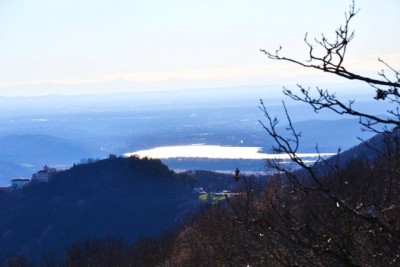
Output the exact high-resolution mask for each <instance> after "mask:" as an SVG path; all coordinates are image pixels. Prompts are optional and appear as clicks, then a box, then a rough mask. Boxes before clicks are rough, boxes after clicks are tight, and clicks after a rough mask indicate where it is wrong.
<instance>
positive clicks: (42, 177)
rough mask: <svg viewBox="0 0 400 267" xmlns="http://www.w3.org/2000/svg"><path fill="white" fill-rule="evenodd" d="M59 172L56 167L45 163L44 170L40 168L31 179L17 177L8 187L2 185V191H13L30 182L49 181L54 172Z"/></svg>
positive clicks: (0, 188)
mask: <svg viewBox="0 0 400 267" xmlns="http://www.w3.org/2000/svg"><path fill="white" fill-rule="evenodd" d="M56 173H57V170H56V169H55V168H50V167H49V166H47V165H45V166H44V167H43V170H40V171H38V172H36V173H34V174H33V175H32V178H31V179H27V178H16V179H12V180H11V185H10V186H8V187H0V190H1V191H13V190H18V189H21V188H23V187H25V186H27V185H29V184H30V183H47V182H48V181H50V179H51V178H53V176H54V174H56Z"/></svg>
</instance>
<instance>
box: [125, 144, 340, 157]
mask: <svg viewBox="0 0 400 267" xmlns="http://www.w3.org/2000/svg"><path fill="white" fill-rule="evenodd" d="M260 151H261V147H233V146H217V145H204V144H196V145H184V146H164V147H156V148H153V149H147V150H139V151H136V152H130V153H125V154H124V156H128V157H129V156H132V155H137V156H139V157H149V158H158V159H168V158H212V159H289V158H290V157H289V155H287V154H267V153H262V152H260ZM297 155H298V156H299V157H300V158H316V157H318V156H322V157H328V156H333V155H335V153H321V154H317V153H298V154H297Z"/></svg>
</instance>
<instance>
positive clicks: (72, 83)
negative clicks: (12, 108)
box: [0, 0, 400, 96]
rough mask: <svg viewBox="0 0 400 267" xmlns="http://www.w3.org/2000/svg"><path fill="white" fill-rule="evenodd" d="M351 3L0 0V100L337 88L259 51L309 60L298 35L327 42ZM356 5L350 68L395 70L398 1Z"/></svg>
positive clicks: (399, 57)
mask: <svg viewBox="0 0 400 267" xmlns="http://www.w3.org/2000/svg"><path fill="white" fill-rule="evenodd" d="M350 3H351V2H350V1H349V0H324V1H318V0H281V1H278V0H274V1H273V0H229V1H227V0H202V1H187V0H114V1H111V0H79V1H78V0H0V96H11V95H24V96H29V95H38V94H79V93H88V92H90V93H105V92H119V91H135V90H171V89H185V88H212V87H219V86H221V87H227V86H228V87H229V86H244V85H263V84H280V85H285V84H287V83H297V82H311V81H312V82H339V81H341V80H339V79H337V78H335V77H333V76H330V75H326V74H320V73H317V72H315V71H309V70H305V69H302V68H299V67H298V66H294V65H291V64H289V63H283V62H275V61H272V60H269V59H267V58H266V56H265V55H263V54H262V53H261V52H260V49H266V50H269V51H274V50H276V49H277V48H278V47H279V46H282V47H283V53H285V54H286V55H289V56H292V57H295V58H298V59H306V58H307V53H308V51H307V47H306V46H305V45H304V42H303V38H304V34H305V33H306V32H308V34H309V36H320V34H321V33H325V34H326V35H327V36H328V37H329V36H333V35H332V33H333V32H334V30H335V29H336V28H337V27H338V26H339V25H340V24H342V23H343V22H344V13H345V12H346V11H348V8H349V5H350ZM356 6H357V8H360V11H359V13H358V15H357V16H356V17H355V18H354V21H353V22H352V24H351V27H352V29H354V30H355V39H354V41H353V42H352V44H351V45H350V48H349V50H348V57H347V58H346V66H348V69H349V70H351V71H354V72H358V73H361V74H367V75H375V73H376V72H377V71H378V70H380V69H382V68H383V66H382V65H380V64H379V62H378V61H377V58H378V57H381V58H383V59H385V60H386V61H387V62H388V63H389V64H392V65H393V66H394V67H398V66H400V64H399V63H400V49H399V45H400V35H399V34H397V32H398V26H399V21H398V14H399V13H400V2H399V1H398V0H384V1H375V0H358V1H356ZM122 81H123V82H124V85H123V86H120V85H119V84H120V82H122ZM126 81H128V82H130V83H128V86H127V83H126ZM110 82H111V84H113V86H101V84H103V85H104V83H109V84H110ZM87 84H93V85H95V86H82V85H87ZM96 84H99V86H96ZM85 88H86V89H85ZM87 88H90V89H87ZM96 88H98V89H96Z"/></svg>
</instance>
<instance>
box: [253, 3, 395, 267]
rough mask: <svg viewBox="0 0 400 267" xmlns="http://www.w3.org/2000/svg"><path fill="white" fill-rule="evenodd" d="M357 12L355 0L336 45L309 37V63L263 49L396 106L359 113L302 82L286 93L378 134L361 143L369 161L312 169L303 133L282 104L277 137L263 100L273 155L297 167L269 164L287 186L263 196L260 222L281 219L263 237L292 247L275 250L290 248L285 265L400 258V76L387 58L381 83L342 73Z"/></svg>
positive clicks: (359, 263)
mask: <svg viewBox="0 0 400 267" xmlns="http://www.w3.org/2000/svg"><path fill="white" fill-rule="evenodd" d="M356 14H357V11H356V9H355V4H354V1H353V2H352V4H351V5H350V9H349V11H348V13H347V14H346V16H345V23H344V25H342V26H340V27H339V28H338V29H337V30H336V31H335V37H336V38H335V39H334V40H333V41H331V40H328V39H327V38H326V37H325V36H324V35H322V38H321V39H315V43H311V42H310V41H309V40H308V38H307V34H306V36H305V38H304V41H305V43H306V45H307V46H308V48H309V59H308V60H307V61H301V60H297V59H293V58H289V57H285V56H282V55H281V54H280V52H281V48H279V49H278V50H276V51H275V52H273V53H271V52H268V51H266V50H261V51H262V52H263V53H265V54H266V55H267V56H268V57H269V58H270V59H273V60H280V61H287V62H291V63H294V64H297V65H299V66H301V67H305V68H313V69H317V70H321V71H323V72H327V73H332V74H335V75H338V76H341V77H344V78H346V79H350V80H357V81H363V82H366V83H368V85H369V86H370V87H371V88H372V89H373V90H375V93H376V95H375V97H374V98H375V100H376V101H386V102H387V103H388V105H390V106H391V108H389V109H387V110H386V112H387V113H386V115H387V117H382V116H377V115H374V114H372V113H368V112H363V111H360V110H358V109H357V108H355V106H354V105H353V104H354V102H355V101H354V100H350V101H349V102H348V103H345V102H343V101H342V100H340V99H339V98H338V97H337V96H336V94H334V93H331V92H329V91H328V90H324V89H320V88H318V87H317V88H316V89H315V90H313V89H311V88H305V87H303V86H302V85H298V88H299V91H296V92H294V91H291V90H289V89H287V88H284V90H283V93H284V94H285V95H286V96H288V97H290V98H291V99H293V100H296V101H300V102H303V103H306V104H308V105H310V106H311V107H312V108H313V109H314V111H315V112H318V111H320V110H322V109H327V110H331V111H333V112H335V113H338V114H347V115H351V116H356V117H358V118H359V121H360V124H361V125H362V126H363V127H364V129H365V130H370V131H374V132H376V133H377V134H378V136H377V137H376V138H375V139H377V140H378V141H376V140H375V141H376V142H372V141H368V142H367V141H363V142H364V146H365V147H367V148H368V149H370V150H371V154H374V157H372V158H371V159H354V160H353V161H351V160H350V159H346V160H342V159H341V155H339V153H338V155H337V156H336V157H335V158H333V159H329V160H325V159H323V158H321V157H320V158H319V160H317V161H316V162H315V163H314V164H309V163H307V162H305V161H303V160H302V159H301V158H300V157H299V156H298V154H297V152H298V149H299V144H300V140H301V134H300V133H299V132H297V131H296V129H295V127H294V126H293V124H292V121H291V118H290V115H289V112H288V110H287V108H286V106H285V104H283V108H284V111H285V114H286V119H287V123H288V127H287V128H286V130H287V131H286V132H279V131H278V127H277V126H278V124H279V121H278V118H276V117H272V116H271V115H270V113H269V111H268V108H267V107H266V106H265V105H264V103H263V101H262V100H261V105H260V109H261V110H262V111H263V113H264V114H265V118H266V122H261V123H262V126H263V127H264V129H265V130H266V131H267V132H268V134H269V135H270V136H271V137H272V138H273V139H274V140H275V147H273V150H274V151H275V152H277V153H286V154H288V155H289V156H290V158H291V160H292V161H293V162H295V163H296V164H297V165H298V166H299V167H300V170H298V171H293V170H291V169H287V168H286V167H285V166H284V165H282V164H280V163H279V162H276V161H269V165H270V166H272V167H273V168H275V169H276V170H277V171H279V173H280V175H279V179H280V180H285V181H287V182H286V183H283V184H281V187H282V188H281V189H280V190H279V191H280V193H279V194H278V195H277V194H271V195H270V197H267V198H264V207H268V208H266V209H265V210H264V212H263V213H262V218H261V219H263V220H267V221H270V220H271V218H276V217H278V218H279V219H278V220H277V221H276V222H271V223H270V224H271V225H274V227H272V228H268V227H266V228H265V227H264V228H263V229H264V231H265V233H263V234H264V235H265V236H268V238H270V239H272V240H274V239H276V240H279V242H284V243H286V244H287V246H283V247H282V246H279V245H277V248H278V249H282V250H285V249H289V248H290V253H289V254H288V253H285V251H282V250H281V251H279V252H277V255H279V256H280V257H281V258H284V259H287V261H286V262H285V264H284V265H317V266H320V265H338V264H340V265H346V266H376V265H379V266H386V265H389V264H395V263H397V262H398V260H399V255H400V253H399V252H400V250H399V247H400V225H399V223H398V221H399V219H400V212H399V211H400V206H399V204H398V200H399V197H400V192H399V186H398V185H399V181H400V178H399V171H400V164H399V158H400V153H399V152H400V150H399V131H398V128H399V126H400V110H399V106H400V105H399V104H400V95H399V93H398V89H399V88H400V72H399V71H398V70H396V69H394V68H393V67H391V66H389V65H388V64H387V63H386V62H385V61H384V60H382V59H378V60H379V61H380V62H381V63H382V64H384V66H385V67H387V69H388V71H389V72H388V73H387V72H385V71H381V72H379V77H380V79H379V78H378V79H375V78H371V77H366V76H362V75H359V74H356V73H353V72H351V71H349V70H347V68H345V66H344V60H345V55H346V51H347V47H348V45H349V43H350V42H351V40H352V39H353V37H354V32H353V31H351V30H350V28H349V25H350V22H351V20H352V19H353V18H354V16H355V15H356ZM321 51H322V52H321ZM317 150H318V147H317ZM349 158H351V157H349ZM267 190H268V189H267ZM270 193H271V192H270ZM271 196H273V197H271ZM277 197H279V198H278V199H279V200H278V201H277ZM282 203H284V204H282ZM272 211H273V213H272V214H271V212H272ZM267 221H265V222H267ZM278 221H279V223H277V222H278ZM272 236H276V237H275V238H272ZM283 240H286V241H283ZM307 261H309V262H308V263H307Z"/></svg>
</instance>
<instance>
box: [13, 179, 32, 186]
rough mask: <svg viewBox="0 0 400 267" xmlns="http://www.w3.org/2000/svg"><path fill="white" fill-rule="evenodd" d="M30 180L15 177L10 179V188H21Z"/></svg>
mask: <svg viewBox="0 0 400 267" xmlns="http://www.w3.org/2000/svg"><path fill="white" fill-rule="evenodd" d="M30 181H31V180H29V179H22V178H17V179H12V180H11V188H12V189H21V188H22V187H24V186H27V185H28V184H29V183H30Z"/></svg>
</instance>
